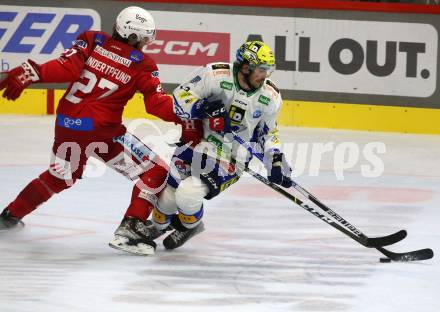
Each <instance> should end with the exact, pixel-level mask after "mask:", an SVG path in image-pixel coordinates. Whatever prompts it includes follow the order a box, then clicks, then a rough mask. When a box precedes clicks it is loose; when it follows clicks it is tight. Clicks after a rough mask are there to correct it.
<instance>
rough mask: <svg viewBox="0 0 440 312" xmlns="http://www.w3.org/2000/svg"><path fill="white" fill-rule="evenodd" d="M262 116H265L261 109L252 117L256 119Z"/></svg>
mask: <svg viewBox="0 0 440 312" xmlns="http://www.w3.org/2000/svg"><path fill="white" fill-rule="evenodd" d="M262 114H263V112H262V111H260V110H259V109H257V110H256V111H255V112H254V113H253V115H252V117H254V118H260V117H261V115H262Z"/></svg>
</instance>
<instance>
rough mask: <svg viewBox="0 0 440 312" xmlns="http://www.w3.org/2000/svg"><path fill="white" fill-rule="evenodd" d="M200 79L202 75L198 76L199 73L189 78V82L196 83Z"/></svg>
mask: <svg viewBox="0 0 440 312" xmlns="http://www.w3.org/2000/svg"><path fill="white" fill-rule="evenodd" d="M200 80H202V77H200V76H199V75H197V76H195V77H194V78H193V79H191V81H190V83H192V84H196V83H197V82H199V81H200Z"/></svg>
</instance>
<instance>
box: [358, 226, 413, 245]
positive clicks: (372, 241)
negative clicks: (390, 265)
mask: <svg viewBox="0 0 440 312" xmlns="http://www.w3.org/2000/svg"><path fill="white" fill-rule="evenodd" d="M406 235H407V233H406V231H405V230H400V231H398V232H396V233H393V234H390V235H386V236H381V237H370V238H368V239H367V242H366V246H367V247H369V248H377V247H382V246H389V245H392V244H395V243H397V242H400V241H401V240H402V239H404V238H405V237H406Z"/></svg>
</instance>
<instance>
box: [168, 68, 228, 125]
mask: <svg viewBox="0 0 440 312" xmlns="http://www.w3.org/2000/svg"><path fill="white" fill-rule="evenodd" d="M214 84H215V80H214V77H213V73H212V70H211V69H210V67H208V66H206V67H199V68H197V69H196V70H195V71H194V72H193V73H191V75H189V77H188V78H187V79H186V80H185V81H184V82H183V83H182V84H180V85H179V86H178V87H177V88H176V89H175V90H174V92H173V100H174V111H175V112H176V115H177V116H179V117H180V118H182V119H205V118H211V117H214V118H216V117H221V116H222V115H223V114H224V113H225V108H224V105H223V103H221V102H220V101H210V97H211V96H212V95H213V93H214V92H215V88H214Z"/></svg>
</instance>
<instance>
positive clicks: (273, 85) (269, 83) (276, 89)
mask: <svg viewBox="0 0 440 312" xmlns="http://www.w3.org/2000/svg"><path fill="white" fill-rule="evenodd" d="M266 84H267V85H269V86H271V87H272V88H273V89H274V90H275V91H276V93H280V90H279V89H278V88H277V86H276V85H275V84H274V83H273V82H272V81H270V80H269V79H266Z"/></svg>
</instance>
